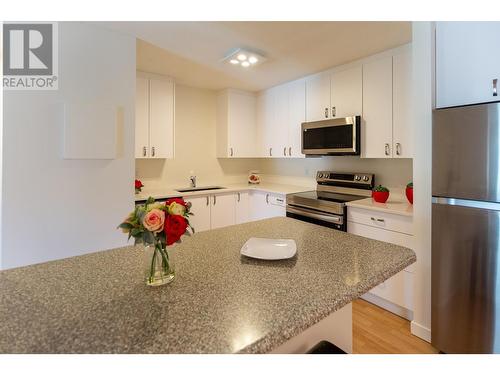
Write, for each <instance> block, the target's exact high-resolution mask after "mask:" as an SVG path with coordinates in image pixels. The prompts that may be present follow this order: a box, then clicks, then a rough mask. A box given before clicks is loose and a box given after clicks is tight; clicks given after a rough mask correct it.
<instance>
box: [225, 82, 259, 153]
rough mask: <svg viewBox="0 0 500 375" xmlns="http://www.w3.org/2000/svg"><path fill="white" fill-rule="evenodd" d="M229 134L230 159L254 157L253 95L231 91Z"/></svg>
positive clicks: (229, 100)
mask: <svg viewBox="0 0 500 375" xmlns="http://www.w3.org/2000/svg"><path fill="white" fill-rule="evenodd" d="M227 121H228V123H227V132H228V139H229V155H228V156H230V157H254V156H255V155H256V152H257V149H256V146H255V139H256V126H255V124H256V99H255V96H254V95H253V94H252V93H246V92H239V91H232V90H231V91H229V93H228V117H227Z"/></svg>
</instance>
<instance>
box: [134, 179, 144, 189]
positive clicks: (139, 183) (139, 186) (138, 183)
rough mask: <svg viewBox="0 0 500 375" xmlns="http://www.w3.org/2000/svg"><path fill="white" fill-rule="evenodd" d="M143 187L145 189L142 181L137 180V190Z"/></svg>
mask: <svg viewBox="0 0 500 375" xmlns="http://www.w3.org/2000/svg"><path fill="white" fill-rule="evenodd" d="M141 187H144V185H143V184H142V182H141V180H135V188H136V189H140V188H141Z"/></svg>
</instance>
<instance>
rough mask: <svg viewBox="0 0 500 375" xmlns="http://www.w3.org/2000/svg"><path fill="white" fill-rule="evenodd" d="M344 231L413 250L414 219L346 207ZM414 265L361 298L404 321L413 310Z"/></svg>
mask: <svg viewBox="0 0 500 375" xmlns="http://www.w3.org/2000/svg"><path fill="white" fill-rule="evenodd" d="M347 231H348V233H352V234H356V235H358V236H362V237H367V238H371V239H375V240H379V241H384V242H389V243H392V244H395V245H399V246H404V247H408V248H413V247H414V245H413V241H414V239H413V218H412V217H410V216H403V215H397V214H389V213H383V212H379V211H374V210H367V209H361V208H356V207H348V209H347ZM413 272H414V264H413V265H411V266H409V267H408V268H406V269H404V270H403V271H401V272H399V273H397V274H396V275H394V276H392V277H391V278H390V279H388V280H386V281H385V282H384V283H382V284H380V285H378V286H376V287H375V288H373V289H372V290H370V291H369V293H367V294H365V295H363V296H362V298H363V299H366V300H368V301H370V302H372V303H374V304H376V305H379V306H381V307H382V308H384V309H387V310H389V311H391V312H393V313H395V314H398V315H401V316H403V317H404V318H407V319H409V318H411V312H412V311H413V286H414V285H413V283H414V281H413V278H414V276H413Z"/></svg>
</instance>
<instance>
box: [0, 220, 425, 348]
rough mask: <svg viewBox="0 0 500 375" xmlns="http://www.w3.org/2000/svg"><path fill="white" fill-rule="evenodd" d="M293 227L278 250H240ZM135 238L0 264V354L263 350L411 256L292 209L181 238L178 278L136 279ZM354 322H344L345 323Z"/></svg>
mask: <svg viewBox="0 0 500 375" xmlns="http://www.w3.org/2000/svg"><path fill="white" fill-rule="evenodd" d="M250 237H269V238H292V239H294V240H295V241H296V243H297V249H298V250H297V255H296V256H295V257H294V258H292V259H289V260H284V261H262V260H254V259H249V258H245V257H242V256H241V255H240V253H239V251H240V248H241V246H242V245H243V244H244V243H245V242H246V240H247V239H248V238H250ZM142 252H143V249H142V248H141V247H136V248H134V247H131V246H130V247H124V248H118V249H113V250H108V251H102V252H98V253H92V254H87V255H83V256H79V257H73V258H67V259H63V260H58V261H53V262H48V263H43V264H39V265H33V266H29V267H23V268H17V269H12V270H6V271H2V272H0V353H237V352H240V353H267V352H272V351H276V349H277V348H279V347H282V346H283V345H286V343H287V342H289V341H290V340H291V339H293V338H294V337H297V336H299V335H300V334H302V333H303V332H304V331H306V330H308V329H309V328H311V327H313V326H315V325H317V324H319V323H320V322H321V321H324V320H325V319H326V318H328V317H329V316H332V314H335V313H337V312H338V311H340V310H341V309H342V308H344V307H345V306H347V305H349V304H350V302H351V301H353V300H354V299H356V298H357V297H359V296H360V295H362V294H364V293H365V292H367V291H368V290H370V289H372V288H373V287H374V286H376V285H378V284H379V283H381V282H383V281H384V280H386V279H388V278H389V277H391V276H392V275H394V274H396V273H397V272H399V271H401V270H402V269H404V268H405V267H407V266H408V265H410V264H411V263H413V262H415V260H416V257H415V253H414V252H413V251H412V250H410V249H407V248H404V247H400V246H396V245H391V244H388V243H384V242H379V241H375V240H371V239H367V238H363V237H358V236H355V235H352V234H348V233H344V232H340V231H336V230H332V229H328V228H325V227H321V226H317V225H314V224H309V223H305V222H302V221H297V220H294V219H290V218H283V217H280V218H273V219H267V220H261V221H256V222H250V223H245V224H240V225H235V226H230V227H226V228H221V229H217V230H212V231H207V232H202V233H199V234H196V235H194V236H192V237H187V238H186V239H185V240H184V241H183V243H182V244H178V245H175V246H174V247H173V248H172V249H171V254H172V255H171V257H172V259H173V260H174V264H175V267H176V271H177V272H176V279H175V280H174V282H173V283H171V284H169V285H164V286H161V287H156V288H152V287H147V286H146V285H145V284H144V274H145V265H144V262H145V260H144V258H145V257H144V256H143V255H142ZM348 328H349V329H350V327H348Z"/></svg>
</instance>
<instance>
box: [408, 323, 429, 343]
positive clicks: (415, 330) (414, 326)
mask: <svg viewBox="0 0 500 375" xmlns="http://www.w3.org/2000/svg"><path fill="white" fill-rule="evenodd" d="M410 327H411V329H410V330H411V334H412V335H415V336H417V337H420V338H421V339H422V340H425V341H427V342H431V330H430V328H427V327H424V326H423V325H421V324H418V323H417V322H415V321H414V320H412V321H411V325H410Z"/></svg>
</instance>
